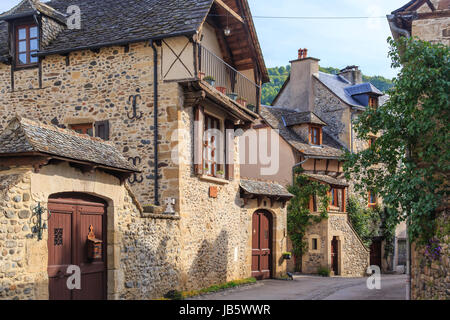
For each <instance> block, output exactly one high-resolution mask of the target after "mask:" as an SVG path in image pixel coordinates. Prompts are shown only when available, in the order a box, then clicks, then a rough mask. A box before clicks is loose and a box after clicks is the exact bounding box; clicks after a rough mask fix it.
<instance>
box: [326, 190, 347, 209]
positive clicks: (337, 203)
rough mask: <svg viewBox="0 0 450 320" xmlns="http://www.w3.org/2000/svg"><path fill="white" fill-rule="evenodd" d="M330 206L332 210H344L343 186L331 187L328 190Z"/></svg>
mask: <svg viewBox="0 0 450 320" xmlns="http://www.w3.org/2000/svg"><path fill="white" fill-rule="evenodd" d="M330 198H331V201H330V206H331V207H333V208H332V209H333V210H334V211H336V210H339V211H340V212H346V203H345V201H346V198H345V189H344V188H331V190H330Z"/></svg>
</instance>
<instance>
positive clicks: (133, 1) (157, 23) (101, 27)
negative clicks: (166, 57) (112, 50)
mask: <svg viewBox="0 0 450 320" xmlns="http://www.w3.org/2000/svg"><path fill="white" fill-rule="evenodd" d="M25 1H28V0H25ZM212 4H213V0H164V1H161V0H120V1H118V0H52V1H50V2H47V3H46V6H47V7H51V8H54V9H55V11H57V12H66V11H67V7H69V6H70V5H77V6H79V7H80V10H81V15H82V17H81V18H82V20H81V29H80V30H69V29H66V30H64V31H62V32H61V33H60V34H59V35H58V36H57V38H56V39H55V40H54V41H52V42H51V43H50V44H49V45H48V46H47V47H46V48H43V49H42V50H41V51H43V52H54V51H60V50H71V49H72V50H73V49H77V48H83V47H89V46H93V45H101V44H108V43H114V42H127V41H130V42H131V41H133V40H137V39H150V38H155V37H161V38H163V37H164V36H169V35H174V34H185V33H192V34H194V33H195V32H196V31H197V30H198V28H199V27H200V25H201V24H202V23H203V21H204V19H205V17H206V15H207V14H208V12H209V10H210V8H211V6H212ZM20 10H25V9H20ZM6 14H8V12H7V13H6ZM7 33H8V28H7V23H6V22H5V21H2V22H1V23H0V56H3V58H5V55H7V54H8V42H7Z"/></svg>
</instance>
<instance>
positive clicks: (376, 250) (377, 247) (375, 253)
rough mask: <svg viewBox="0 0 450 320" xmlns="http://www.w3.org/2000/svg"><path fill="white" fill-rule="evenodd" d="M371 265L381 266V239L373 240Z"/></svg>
mask: <svg viewBox="0 0 450 320" xmlns="http://www.w3.org/2000/svg"><path fill="white" fill-rule="evenodd" d="M370 265H371V266H379V267H380V268H381V240H379V239H376V240H373V241H372V245H371V246H370Z"/></svg>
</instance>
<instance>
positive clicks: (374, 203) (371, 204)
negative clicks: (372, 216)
mask: <svg viewBox="0 0 450 320" xmlns="http://www.w3.org/2000/svg"><path fill="white" fill-rule="evenodd" d="M372 194H373V195H374V201H375V202H371V200H372ZM367 202H368V205H367V206H368V207H369V208H373V207H375V206H376V205H377V204H378V197H377V194H376V193H375V192H373V191H372V190H369V191H368V200H367Z"/></svg>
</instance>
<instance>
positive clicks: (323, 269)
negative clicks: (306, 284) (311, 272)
mask: <svg viewBox="0 0 450 320" xmlns="http://www.w3.org/2000/svg"><path fill="white" fill-rule="evenodd" d="M317 274H318V275H319V276H322V277H329V276H330V274H331V270H330V269H328V268H327V267H319V268H317Z"/></svg>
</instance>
